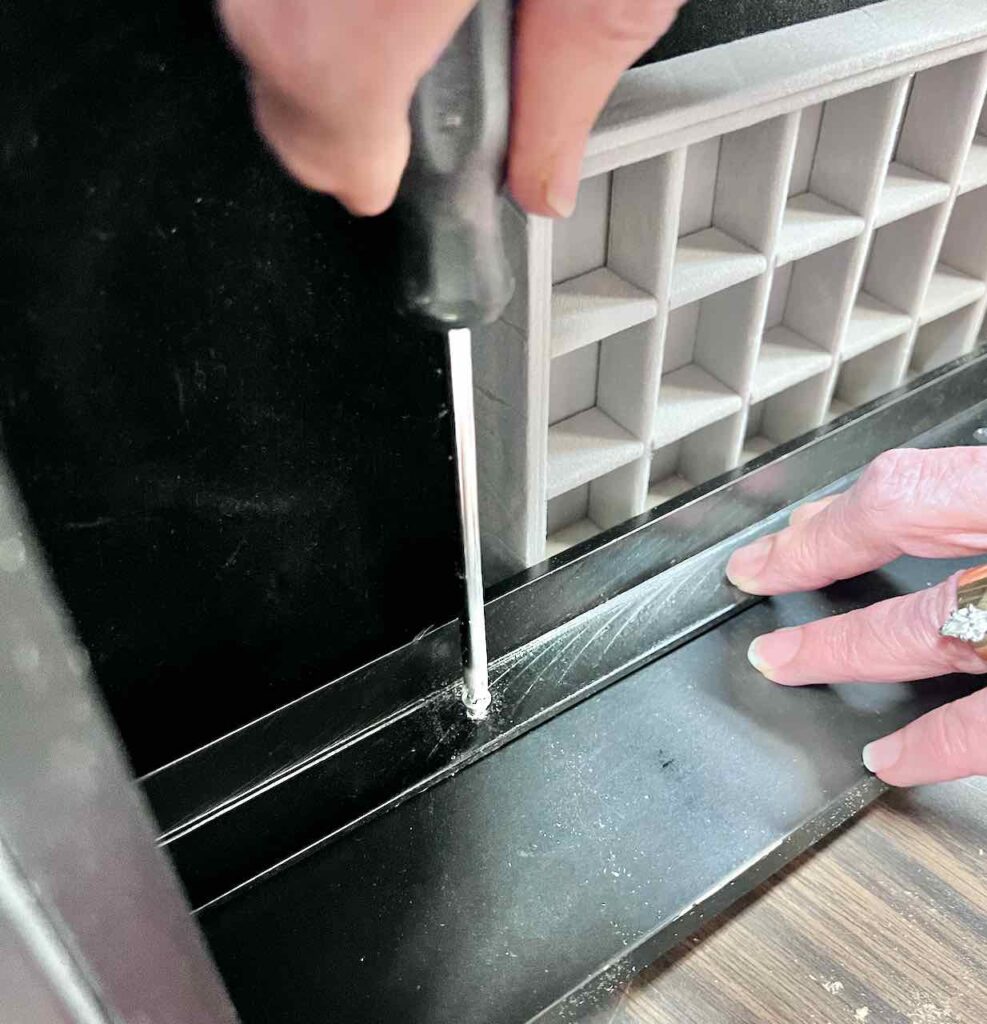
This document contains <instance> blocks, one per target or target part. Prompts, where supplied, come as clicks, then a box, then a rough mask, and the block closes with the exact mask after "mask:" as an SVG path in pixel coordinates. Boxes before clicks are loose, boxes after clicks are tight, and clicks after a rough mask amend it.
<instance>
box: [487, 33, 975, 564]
mask: <svg viewBox="0 0 987 1024" xmlns="http://www.w3.org/2000/svg"><path fill="white" fill-rule="evenodd" d="M929 63H930V59H929V58H928V57H923V59H922V60H921V61H918V60H916V61H915V63H914V66H912V67H908V66H907V64H903V65H902V66H900V67H899V68H898V69H897V70H896V71H895V72H894V73H893V74H890V75H889V77H888V80H886V81H883V82H881V81H878V82H876V84H869V85H868V87H867V88H864V89H854V88H853V82H852V81H849V80H848V81H847V82H846V83H845V88H843V89H842V90H840V89H834V88H833V87H832V85H828V86H826V87H825V88H819V89H816V90H813V89H809V90H808V91H807V92H806V93H805V94H804V95H801V96H791V97H785V96H773V97H770V99H769V97H768V95H767V93H765V98H764V110H765V113H767V114H768V115H769V116H766V117H760V118H759V117H758V116H757V111H756V110H748V111H747V112H746V113H745V114H744V116H743V118H741V116H740V115H739V114H734V115H733V116H732V123H731V124H730V126H729V129H728V130H723V129H720V130H719V131H718V130H717V128H716V126H717V125H718V124H720V123H722V118H721V119H720V120H718V119H717V118H718V117H719V115H716V116H714V115H713V114H712V113H710V115H709V117H708V125H709V127H708V129H706V130H705V133H704V129H703V121H702V119H701V118H693V120H692V121H690V122H689V125H688V127H685V126H684V124H685V123H684V121H673V120H669V121H668V123H669V124H673V123H674V124H675V125H677V127H676V128H675V130H674V131H672V133H671V136H670V137H669V141H668V144H667V146H665V147H664V148H663V147H662V137H661V135H660V134H658V135H656V136H653V137H649V136H648V135H647V129H646V125H647V120H646V118H645V119H644V120H642V118H641V112H640V110H638V111H637V113H636V114H634V115H633V116H632V115H630V114H629V115H628V117H629V120H628V124H631V123H632V122H633V124H634V135H633V141H628V139H629V138H630V136H628V135H621V134H620V133H619V132H614V131H612V126H608V125H607V124H606V123H605V124H604V125H603V128H602V129H598V133H600V134H599V138H601V139H607V140H611V139H612V140H613V143H612V144H613V146H614V147H615V148H614V150H613V154H612V155H609V154H608V153H607V151H606V150H605V148H602V147H601V144H597V145H595V148H593V149H592V150H591V153H592V158H591V159H588V165H589V166H590V167H591V168H592V169H593V171H592V174H591V176H588V177H587V178H586V179H585V180H584V181H583V183H582V187H581V189H580V193H579V198H578V202H577V204H576V209H575V212H574V214H573V216H572V217H571V218H570V219H569V220H568V221H563V222H556V223H551V222H548V221H543V220H541V219H540V218H524V217H522V216H520V215H517V219H516V221H512V224H511V243H512V248H513V254H514V256H515V257H516V267H517V269H518V276H519V281H520V288H519V294H518V297H517V298H516V299H515V300H514V302H513V303H512V305H511V308H510V309H509V311H508V314H507V315H506V316H505V323H504V324H501V325H495V327H494V328H493V329H492V330H491V331H490V332H487V334H488V337H490V336H491V335H495V336H496V337H493V338H492V339H491V340H490V341H489V345H490V346H491V347H492V346H495V345H500V346H501V348H502V349H504V350H505V351H503V352H502V353H501V354H500V355H499V356H492V355H489V354H488V355H485V356H484V355H479V356H478V362H477V386H478V392H477V395H478V398H477V401H478V407H481V406H482V407H483V410H484V416H485V419H483V420H481V427H482V424H483V423H489V424H490V426H491V428H494V427H496V428H497V430H499V433H496V432H495V431H494V430H493V429H491V430H490V431H487V432H484V431H483V430H482V429H481V437H480V444H481V448H483V446H486V447H487V449H488V450H487V451H486V453H484V452H483V451H481V460H480V461H481V469H482V470H483V472H482V477H483V482H484V487H485V493H486V494H488V495H489V496H490V497H489V499H488V501H487V502H486V504H488V505H490V506H491V507H490V508H489V509H488V510H486V512H484V510H483V509H481V514H483V515H484V535H485V548H486V549H488V550H487V551H485V554H486V553H489V552H495V553H496V555H497V556H498V564H499V565H503V564H504V556H505V555H506V556H507V558H508V560H509V561H510V562H511V564H512V566H513V567H515V568H516V567H518V566H521V565H530V564H532V563H534V562H537V561H539V560H540V559H541V558H542V557H545V556H546V555H550V554H557V553H559V552H561V551H564V550H565V549H566V548H567V547H569V546H571V545H572V544H575V543H578V542H580V541H584V540H586V539H588V538H590V537H592V536H593V535H595V534H596V533H598V532H599V531H600V530H603V529H607V528H609V527H611V526H613V525H615V524H617V523H619V522H621V521H623V520H625V519H627V518H628V517H630V516H633V515H638V514H640V513H642V512H645V511H648V510H650V509H653V508H656V507H660V505H661V504H663V503H664V502H666V501H668V500H670V499H672V498H675V497H677V496H679V495H681V494H682V493H684V492H687V491H688V490H690V489H691V488H693V487H695V486H696V485H698V484H701V483H703V482H705V481H707V480H709V479H711V478H712V477H715V476H718V475H719V474H721V473H723V472H725V471H727V470H730V469H732V468H734V467H736V466H738V465H742V464H743V463H745V462H747V461H749V460H750V459H752V458H754V457H757V456H759V455H762V454H764V453H765V452H770V451H771V450H772V449H773V448H775V447H776V446H777V445H779V444H782V443H785V442H787V441H790V440H791V439H793V438H795V437H797V436H799V435H800V434H802V433H804V432H806V431H808V430H811V429H813V428H814V427H818V426H820V425H821V424H823V423H825V422H827V421H828V420H830V419H832V418H833V417H834V416H838V415H840V414H842V413H843V412H846V411H848V410H850V409H852V408H855V407H857V406H859V405H861V404H864V403H866V402H868V401H871V400H872V399H874V398H877V397H879V396H880V395H883V394H886V393H887V392H888V391H890V390H892V389H894V388H895V387H897V386H898V385H900V384H902V383H903V382H904V381H906V380H907V379H908V378H909V377H910V376H914V375H916V374H920V373H925V372H928V371H930V370H933V369H935V368H936V367H938V366H940V365H942V364H943V363H944V362H948V361H949V360H951V359H953V358H956V357H957V356H960V355H962V354H964V353H966V352H969V351H970V350H971V349H972V348H973V347H974V346H975V345H976V344H977V339H978V337H979V335H980V334H981V327H982V323H983V319H984V307H985V305H987V283H985V282H987V241H985V240H987V110H985V92H987V62H985V56H984V54H983V53H973V54H972V55H968V56H961V57H960V58H959V59H951V60H946V61H945V62H944V63H941V64H938V65H935V64H934V63H933V66H929ZM875 77H876V76H874V75H872V76H871V78H870V82H874V78H875ZM632 106H633V104H632ZM700 107H701V103H700ZM617 114H619V108H617V113H616V114H615V115H614V116H617ZM656 116H657V118H658V121H661V117H660V115H656ZM669 116H670V117H671V115H669ZM635 117H636V118H637V120H634V118H635ZM605 120H606V119H605ZM728 120H729V119H728ZM738 122H739V123H738ZM600 172H603V173H600ZM487 344H488V341H487V340H478V342H477V345H476V349H477V352H478V353H479V352H480V350H482V349H483V348H484V347H485V346H487ZM518 363H520V365H518ZM507 423H510V426H509V427H505V424H507ZM493 506H496V507H493Z"/></svg>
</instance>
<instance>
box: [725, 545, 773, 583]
mask: <svg viewBox="0 0 987 1024" xmlns="http://www.w3.org/2000/svg"><path fill="white" fill-rule="evenodd" d="M774 542H775V539H774V537H773V536H771V537H762V538H761V539H760V540H756V541H754V543H753V544H748V545H747V547H745V548H739V549H738V550H736V551H734V553H733V554H732V555H731V556H730V561H729V562H727V579H728V580H729V581H730V582H731V583H732V584H733V585H734V586H735V587H739V588H740V589H741V590H746V591H747V592H748V593H751V594H756V593H757V589H756V586H757V577H758V576H759V575H760V573H761V571H762V570H763V569H764V567H765V566H766V565H767V564H768V558H769V556H770V555H771V549H772V547H774Z"/></svg>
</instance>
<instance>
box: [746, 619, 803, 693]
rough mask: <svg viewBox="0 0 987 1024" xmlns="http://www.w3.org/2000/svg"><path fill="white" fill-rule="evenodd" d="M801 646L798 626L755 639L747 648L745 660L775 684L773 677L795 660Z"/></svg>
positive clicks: (800, 632) (800, 631) (800, 634)
mask: <svg viewBox="0 0 987 1024" xmlns="http://www.w3.org/2000/svg"><path fill="white" fill-rule="evenodd" d="M801 646H802V630H801V629H799V627H798V626H795V627H793V628H791V629H779V630H776V631H775V632H774V633H765V635H764V636H759V637H757V638H756V639H755V640H754V641H753V643H752V644H751V645H750V647H748V648H747V660H748V661H749V662H750V663H751V664H752V665H753V666H754V668H756V669H757V670H758V672H760V673H761V675H762V676H766V677H767V678H768V679H770V680H772V681H773V682H776V681H777V680H776V679H775V676H776V675H777V673H778V672H780V671H781V670H782V669H784V668H785V666H786V665H788V664H789V663H790V662H792V661H794V660H795V657H796V655H797V654H798V652H799V649H800V648H801Z"/></svg>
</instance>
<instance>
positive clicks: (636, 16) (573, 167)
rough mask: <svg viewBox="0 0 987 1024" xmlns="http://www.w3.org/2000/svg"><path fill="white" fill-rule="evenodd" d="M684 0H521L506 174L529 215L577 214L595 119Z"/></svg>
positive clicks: (665, 27)
mask: <svg viewBox="0 0 987 1024" xmlns="http://www.w3.org/2000/svg"><path fill="white" fill-rule="evenodd" d="M683 3H684V0H523V2H522V4H521V6H520V9H519V11H518V15H517V22H518V39H517V48H516V51H515V56H514V69H515V71H514V73H515V95H514V112H513V119H512V125H511V156H510V168H509V177H510V185H511V191H512V192H513V193H514V197H515V199H517V201H518V202H519V203H520V204H521V205H522V206H523V207H524V208H525V209H526V210H527V211H528V212H529V213H540V214H543V215H545V216H550V217H551V216H561V217H566V216H568V215H569V214H570V213H572V210H573V207H574V206H575V202H576V191H577V190H578V188H579V173H580V168H581V165H582V158H583V148H584V146H585V144H586V138H587V136H588V135H589V131H590V129H591V128H592V127H593V122H594V121H595V120H596V117H597V115H598V114H599V113H600V111H601V110H602V109H603V105H604V104H605V103H606V101H607V97H608V96H609V95H610V93H611V91H612V90H613V87H614V86H615V85H616V84H617V79H618V78H619V77H620V74H621V72H622V71H624V70H625V69H626V68H628V67H629V66H630V65H631V64H632V63H633V62H634V61H635V60H637V58H638V57H640V56H641V54H642V53H644V52H645V50H647V49H648V47H649V46H651V45H652V44H653V43H654V42H655V41H656V40H657V39H659V38H660V37H661V36H662V35H664V33H665V32H666V31H667V30H668V28H669V26H670V25H671V24H672V22H673V21H674V20H675V16H676V15H677V14H678V9H679V7H681V6H682V4H683Z"/></svg>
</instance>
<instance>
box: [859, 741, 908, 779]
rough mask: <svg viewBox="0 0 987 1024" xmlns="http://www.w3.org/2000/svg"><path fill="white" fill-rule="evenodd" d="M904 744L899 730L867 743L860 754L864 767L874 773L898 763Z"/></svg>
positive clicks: (877, 773)
mask: <svg viewBox="0 0 987 1024" xmlns="http://www.w3.org/2000/svg"><path fill="white" fill-rule="evenodd" d="M904 745H905V741H904V739H903V738H902V735H901V733H899V732H893V733H892V734H891V735H890V736H885V737H884V738H883V739H880V740H874V742H873V743H868V744H867V746H866V747H864V750H863V754H862V755H861V756H862V758H863V762H864V767H865V768H866V769H867V771H869V772H873V773H874V774H875V775H880V774H881V772H886V771H887V770H888V769H889V768H893V767H894V766H895V765H896V764H897V763H898V758H899V757H901V751H902V749H903V748H904Z"/></svg>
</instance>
